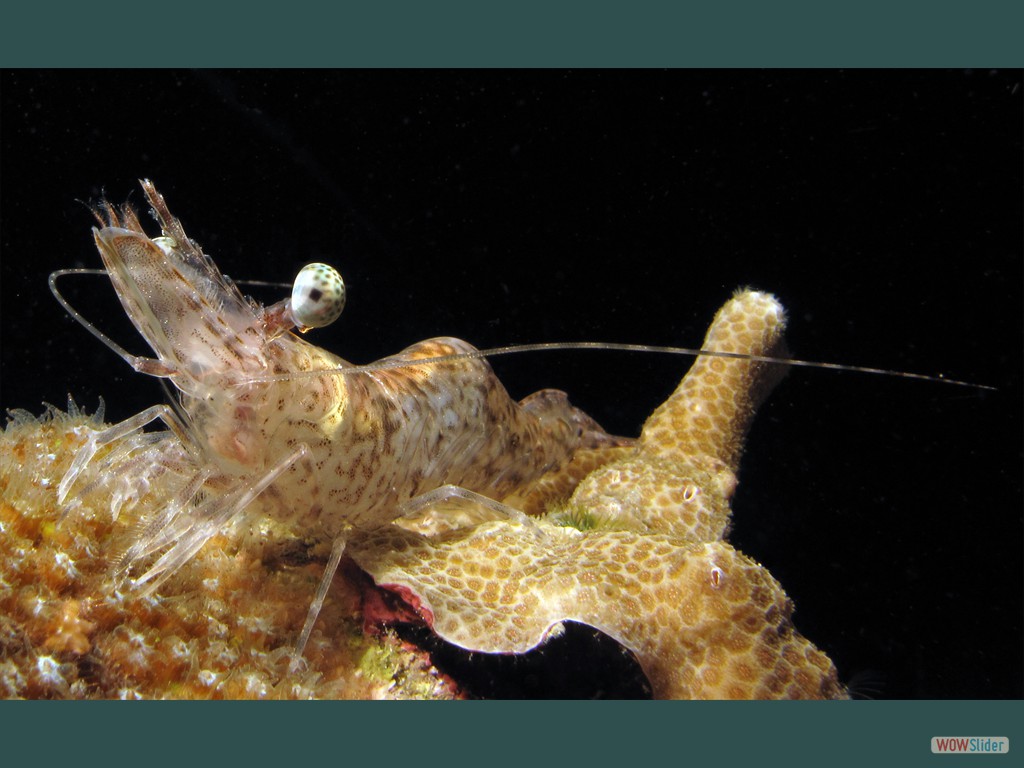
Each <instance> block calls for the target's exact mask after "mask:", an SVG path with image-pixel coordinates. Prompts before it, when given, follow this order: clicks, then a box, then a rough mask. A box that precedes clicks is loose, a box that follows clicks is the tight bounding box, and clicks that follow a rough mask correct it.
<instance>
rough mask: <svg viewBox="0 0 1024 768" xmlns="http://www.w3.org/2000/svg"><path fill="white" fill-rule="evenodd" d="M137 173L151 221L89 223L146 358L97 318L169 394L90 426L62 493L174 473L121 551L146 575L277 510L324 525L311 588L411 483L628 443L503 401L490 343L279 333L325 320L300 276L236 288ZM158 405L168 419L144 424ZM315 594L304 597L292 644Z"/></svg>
mask: <svg viewBox="0 0 1024 768" xmlns="http://www.w3.org/2000/svg"><path fill="white" fill-rule="evenodd" d="M142 187H143V190H144V192H145V195H146V198H147V199H148V201H149V203H150V205H151V207H152V211H153V214H154V216H155V217H156V219H157V221H158V222H159V225H160V228H161V230H162V234H161V236H159V237H152V238H151V237H150V236H149V235H147V234H146V233H145V231H144V230H143V228H142V226H141V224H140V222H139V219H138V217H137V215H136V213H135V212H134V211H133V210H132V209H131V208H130V207H128V206H125V207H124V208H121V209H117V208H115V207H114V206H112V205H110V204H105V205H104V206H103V207H102V209H101V210H100V211H99V212H98V213H97V218H98V219H99V220H100V223H101V225H102V226H101V227H100V228H96V229H94V230H93V233H94V237H95V241H96V245H97V248H98V249H99V252H100V256H101V257H102V259H103V263H104V266H105V269H106V272H107V274H108V275H109V277H110V280H111V282H112V283H113V285H114V288H115V290H116V292H117V295H118V298H119V299H120V301H121V303H122V305H123V307H124V309H125V311H126V312H127V314H128V315H129V317H130V318H131V320H132V322H133V323H134V325H135V326H136V328H137V329H138V330H139V332H140V333H141V334H142V335H143V337H144V338H145V339H146V341H147V342H148V343H149V346H150V347H151V348H152V349H153V351H154V353H155V357H154V358H140V357H135V356H132V355H130V354H128V353H127V352H125V351H124V350H123V349H121V348H120V347H118V346H117V345H116V344H114V343H113V342H111V341H110V340H109V339H106V338H105V337H103V336H102V334H101V333H99V332H98V331H96V330H95V329H91V328H90V330H91V331H92V332H93V333H94V334H96V335H97V336H99V337H100V338H101V339H103V340H104V341H105V342H106V343H108V345H109V346H111V347H112V348H113V349H114V350H115V351H117V352H118V353H119V354H120V355H121V356H122V357H123V358H124V359H125V360H126V361H127V362H128V363H129V364H130V365H131V366H132V367H133V368H134V369H135V370H136V371H139V372H142V373H147V374H150V375H154V376H159V377H163V378H166V379H169V380H170V382H171V383H172V384H173V385H174V386H175V387H176V388H177V390H178V400H179V402H177V403H175V404H173V406H168V405H157V406H153V407H152V408H148V409H146V410H145V411H143V412H142V413H140V414H138V415H137V416H135V417H132V418H130V419H128V420H126V421H124V422H122V423H120V424H117V425H114V426H112V427H109V428H107V429H104V430H96V431H94V432H93V433H92V434H91V435H90V436H89V438H88V440H87V442H86V444H85V446H84V447H83V448H82V449H81V450H80V452H79V453H78V455H77V456H76V459H75V461H74V463H73V465H72V467H71V469H70V470H69V471H68V473H67V474H66V475H65V477H64V478H63V481H62V482H61V485H60V488H59V499H60V501H61V503H64V504H65V505H66V506H68V507H69V508H70V507H73V506H74V504H75V501H76V500H78V499H81V498H83V497H84V496H85V495H87V494H89V493H93V492H96V491H98V490H102V491H103V492H104V493H107V494H109V495H110V499H111V511H112V513H113V514H115V515H117V514H118V513H119V512H121V511H122V510H124V509H128V508H131V507H133V506H134V505H135V504H136V503H137V502H138V501H139V500H140V499H141V498H142V497H143V496H144V495H145V493H146V492H147V489H148V488H149V486H150V484H151V483H152V482H153V481H154V479H155V478H157V477H160V478H161V479H162V482H164V483H167V484H168V487H171V488H172V489H174V490H173V494H172V501H171V502H170V503H169V504H168V505H167V506H166V507H165V508H164V509H163V510H162V511H161V512H160V513H159V514H158V515H157V516H156V517H155V518H154V519H152V520H150V521H148V523H147V524H146V525H145V526H144V527H143V529H142V530H141V532H140V534H139V536H138V538H137V539H136V541H135V542H134V544H133V545H132V546H131V547H130V548H129V549H128V551H127V552H126V553H125V554H124V556H123V557H122V558H121V561H120V564H119V567H120V568H121V569H122V571H123V572H125V573H126V574H128V573H137V574H138V575H137V577H136V584H138V585H140V586H141V585H143V584H145V587H144V590H145V591H146V592H152V591H154V590H156V589H157V588H158V587H159V586H160V585H161V584H162V583H163V582H164V581H165V580H166V579H167V578H168V577H169V576H170V575H171V574H173V573H174V571H175V570H176V569H177V568H178V567H180V566H181V565H182V564H184V563H185V562H186V561H187V560H188V559H189V558H190V557H192V556H193V555H194V554H195V553H196V552H197V551H198V550H199V548H200V547H202V546H203V545H204V544H205V543H206V542H207V541H208V540H209V539H210V538H211V537H212V536H213V535H215V534H216V533H218V532H220V531H222V530H224V529H225V528H226V527H229V526H231V525H236V524H245V525H248V526H250V527H252V526H257V527H260V526H262V527H263V528H264V529H266V528H267V526H270V525H272V526H273V527H275V529H277V530H278V531H286V532H288V533H289V534H290V535H293V536H297V537H299V538H301V539H304V540H306V541H309V542H314V543H315V542H328V541H330V542H333V550H332V558H331V561H330V563H329V565H328V570H327V573H326V574H325V576H324V580H323V582H322V583H321V589H320V592H319V593H318V599H320V600H322V595H323V593H324V592H326V588H327V585H328V584H329V582H330V579H331V577H332V575H333V569H334V567H336V565H337V562H338V560H339V558H340V556H341V552H342V550H343V548H344V545H345V542H346V541H347V540H348V539H349V538H350V537H351V536H354V535H358V534H359V533H360V532H365V531H370V530H373V529H375V528H379V527H380V526H382V525H385V524H387V523H389V522H391V521H392V520H394V519H395V518H396V517H397V516H399V515H400V514H402V509H403V504H404V503H406V502H408V501H409V500H411V499H414V498H416V497H418V496H421V495H422V494H426V493H428V492H433V493H435V494H437V493H441V494H444V493H451V494H455V495H458V494H459V493H474V494H481V495H482V496H485V497H488V498H490V499H494V500H501V499H503V498H506V497H508V496H510V495H512V494H516V493H522V492H523V489H524V488H525V487H526V486H528V485H529V484H530V483H532V482H533V481H535V480H538V479H539V478H541V477H542V476H544V475H545V474H548V473H550V472H552V471H553V470H557V469H558V468H559V467H561V466H563V465H565V464H567V463H568V462H569V461H570V460H571V458H572V457H573V455H574V453H575V452H576V451H577V449H580V448H586V449H594V448H597V447H600V446H615V445H624V444H626V443H628V442H630V441H627V440H624V439H620V438H613V437H611V436H609V435H607V434H606V433H605V432H604V430H602V429H601V428H600V427H599V426H598V425H597V424H596V423H595V422H594V421H593V420H592V419H590V418H589V417H587V416H586V415H585V414H583V413H582V412H580V411H579V410H577V409H576V408H574V407H573V406H571V405H570V404H569V402H568V399H567V398H566V396H565V394H564V393H562V392H559V391H556V390H543V391H541V392H538V393H535V394H534V395H531V396H530V397H528V398H526V399H525V400H523V401H522V402H520V403H516V402H514V401H513V400H512V399H511V398H510V397H509V395H508V393H507V392H506V391H505V389H504V387H503V386H502V385H501V383H500V382H499V381H498V379H497V378H496V376H495V375H494V373H493V372H492V370H491V368H490V365H489V364H488V363H487V362H486V360H483V359H479V358H475V357H473V356H472V355H473V353H474V352H475V350H474V348H473V347H472V346H470V345H469V344H467V343H466V342H463V341H460V340H458V339H452V338H439V339H432V340H429V341H424V342H421V343H419V344H415V345H413V346H411V347H409V348H407V349H406V350H404V351H403V352H401V353H399V354H398V355H396V356H394V357H391V358H386V359H385V360H383V361H381V362H380V364H378V365H376V366H373V367H372V369H371V370H362V369H359V370H356V369H355V368H354V367H353V366H351V365H350V364H349V363H347V362H345V361H344V360H342V359H341V358H339V357H336V356H335V355H333V354H331V353H329V352H327V351H325V350H323V349H320V348H318V347H316V346H314V345H312V344H310V343H307V342H306V341H304V340H303V339H301V338H300V337H298V336H297V335H295V334H294V333H291V332H290V329H291V328H294V327H298V328H300V329H301V330H306V329H308V327H310V326H312V325H317V324H322V323H319V322H316V321H314V320H311V319H309V318H310V317H313V316H315V315H316V313H317V312H318V311H320V310H321V309H322V308H320V307H313V309H312V310H311V311H308V312H307V311H305V310H301V309H300V308H299V306H298V304H299V303H300V301H302V300H304V299H303V297H302V296H300V295H298V293H299V292H298V289H297V291H296V294H293V297H292V299H291V300H286V301H283V302H281V303H280V304H277V305H273V306H272V307H262V306H260V305H259V304H257V303H256V302H254V301H252V300H250V299H246V298H245V297H243V296H242V294H241V292H240V291H239V289H238V288H237V286H236V285H235V284H233V283H232V282H231V281H230V280H229V279H227V278H225V277H224V276H223V275H221V273H220V271H219V270H218V269H217V267H216V265H215V264H214V263H213V261H212V260H211V259H210V258H209V257H207V256H206V255H205V254H204V253H203V252H202V250H201V249H200V248H199V246H198V245H197V244H196V243H195V242H193V241H192V240H191V239H190V238H189V237H188V236H187V235H186V234H185V231H184V229H183V228H182V225H181V223H180V222H179V221H178V220H177V219H176V218H175V217H173V216H172V215H171V214H170V212H169V210H168V208H167V205H166V203H165V201H164V199H163V197H162V196H161V195H160V194H159V193H158V192H157V190H156V188H155V187H154V186H153V184H152V183H151V182H149V181H143V182H142ZM315 267H316V269H315V270H314V273H315V274H313V276H312V277H311V279H312V280H314V281H315V282H316V283H317V286H318V288H317V290H316V291H315V292H314V294H315V295H314V296H313V299H314V303H315V299H316V298H318V296H319V294H320V293H322V292H323V291H327V292H328V293H330V291H331V290H336V289H337V286H336V285H334V286H333V288H332V284H333V281H334V277H333V275H331V274H329V273H326V272H325V271H324V269H321V268H322V267H323V265H315ZM339 281H340V279H339ZM300 282H301V280H300ZM51 286H52V280H51ZM55 292H56V291H55ZM307 298H308V297H307ZM337 303H338V302H336V301H335V302H334V304H335V305H336V304H337ZM293 304H295V305H296V306H294V307H293ZM335 310H337V311H335ZM338 312H340V306H333V305H332V306H331V307H328V309H327V311H326V312H321V315H326V316H327V317H328V321H329V320H330V319H333V317H336V316H337V313H338ZM317 319H322V317H320V316H317ZM453 355H461V357H452V356H453ZM435 358H444V359H442V360H435ZM424 361H431V362H424ZM346 373H349V374H350V375H345V374H346ZM157 419H159V420H162V421H163V422H164V423H165V424H166V425H167V427H168V430H166V431H162V432H146V431H143V427H145V426H146V425H147V424H149V423H150V422H152V421H154V420H157ZM87 469H88V472H87ZM438 489H441V490H440V491H438ZM154 556H156V559H155V562H152V559H153V558H154ZM140 572H141V573H140ZM317 610H318V607H317V604H316V603H314V608H312V609H311V611H310V616H309V618H308V620H307V626H306V627H305V628H304V630H303V635H302V638H300V642H299V649H300V650H301V645H302V644H303V643H304V642H305V638H306V637H308V634H309V630H310V629H311V626H312V622H313V621H314V620H315V617H316V612H317Z"/></svg>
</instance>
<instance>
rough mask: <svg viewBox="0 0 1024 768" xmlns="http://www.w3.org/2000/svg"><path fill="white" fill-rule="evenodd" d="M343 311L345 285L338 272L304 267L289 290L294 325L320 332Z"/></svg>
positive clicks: (316, 267) (308, 266) (325, 265)
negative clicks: (317, 329) (320, 329)
mask: <svg viewBox="0 0 1024 768" xmlns="http://www.w3.org/2000/svg"><path fill="white" fill-rule="evenodd" d="M344 307H345V283H344V282H343V281H342V279H341V275H340V274H338V270H336V269H335V268H334V267H331V266H328V265H327V264H307V265H306V266H304V267H303V268H302V269H300V270H299V274H298V275H297V276H296V277H295V284H294V285H293V286H292V316H293V317H294V318H295V323H296V325H299V326H302V327H305V328H323V327H324V326H325V325H330V324H331V323H333V322H334V321H335V320H337V319H338V316H339V315H340V314H341V310H342V309H343V308H344Z"/></svg>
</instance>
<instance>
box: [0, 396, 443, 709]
mask: <svg viewBox="0 0 1024 768" xmlns="http://www.w3.org/2000/svg"><path fill="white" fill-rule="evenodd" d="M70 411H71V412H70V413H69V414H62V413H59V412H58V411H56V410H55V409H53V408H51V409H50V410H49V411H48V413H47V414H46V415H45V416H44V418H42V419H39V420H36V419H33V418H31V417H30V416H28V415H27V414H24V413H17V414H15V415H14V419H13V420H12V421H11V423H10V424H9V425H8V427H7V429H6V431H5V432H4V433H3V435H2V436H0V696H3V697H7V698H13V697H24V698H184V699H191V698H201V699H206V698H230V699H238V698H310V697H318V698H326V697H330V698H385V697H396V698H407V697H413V698H423V697H435V698H451V697H452V696H453V695H455V690H454V688H453V687H452V685H451V684H450V682H449V681H448V680H447V679H446V678H444V677H443V676H442V675H440V674H439V673H438V672H437V671H436V670H435V669H433V668H432V667H431V666H430V664H429V663H428V662H427V661H426V660H425V658H424V656H423V654H422V653H421V652H419V651H417V650H416V649H413V648H410V647H408V646H407V645H405V644H404V643H403V642H402V641H401V640H399V639H398V638H397V637H396V636H394V635H393V634H384V635H382V636H379V637H378V636H373V635H364V634H363V632H362V629H361V627H362V624H361V620H360V617H359V615H358V603H359V595H358V591H357V590H356V588H355V586H354V584H353V582H352V581H351V580H347V579H340V578H339V579H337V580H336V582H335V584H334V585H333V588H332V589H331V592H330V594H329V596H328V600H327V603H326V605H325V608H324V611H323V613H322V615H321V618H320V622H319V623H318V625H317V631H316V632H315V633H314V635H313V638H312V639H311V641H310V643H309V646H308V647H307V650H306V655H305V666H304V669H303V670H301V671H300V672H299V673H298V674H297V675H292V676H289V675H287V670H288V662H289V659H290V651H291V647H292V644H293V643H294V641H295V636H296V634H297V633H298V631H299V628H300V627H301V625H302V620H303V618H304V616H305V613H306V606H307V605H308V603H309V597H310V594H311V593H312V591H313V590H314V589H315V586H316V582H317V580H318V578H319V574H320V571H321V570H322V564H321V563H320V562H318V561H316V560H313V561H309V559H308V558H305V562H300V563H299V564H298V565H289V566H285V565H282V563H281V562H279V561H274V560H273V559H272V558H269V557H263V558H261V553H260V552H259V551H258V549H253V548H245V547H243V548H239V547H238V545H237V542H236V543H232V541H230V540H228V539H227V538H226V537H223V536H222V537H218V538H216V539H214V540H213V541H212V542H211V545H210V546H207V547H205V548H204V549H203V550H202V551H201V552H200V554H199V555H198V556H197V557H195V558H194V559H193V560H191V561H190V562H189V563H187V564H186V565H185V566H184V567H183V568H182V569H181V571H180V572H179V573H178V575H177V577H176V580H175V581H174V582H172V584H169V585H168V586H167V587H165V589H164V590H163V594H162V596H161V597H160V598H141V597H138V596H137V595H133V594H132V593H131V592H130V591H129V590H127V589H125V590H123V591H122V589H121V587H120V585H119V584H118V582H117V580H116V579H115V578H114V576H113V568H112V566H113V563H114V562H115V561H116V555H117V553H118V552H119V551H120V550H122V549H123V548H124V546H126V544H127V543H128V542H129V541H130V540H131V532H132V528H133V522H132V520H131V519H125V515H124V514H122V515H121V519H119V520H118V521H117V523H115V522H114V521H113V520H112V519H111V514H110V510H109V509H108V508H107V506H106V504H105V501H106V500H105V499H102V498H100V499H98V500H97V501H96V502H95V504H90V503H89V502H88V501H86V502H85V503H83V504H82V505H80V506H78V507H77V508H76V509H74V510H73V511H71V512H69V513H67V514H66V515H64V516H63V517H62V513H61V510H60V509H58V507H57V504H56V487H57V484H58V483H59V481H60V478H61V477H62V476H63V474H64V472H65V471H66V470H67V468H68V466H69V465H70V462H71V459H72V458H73V457H74V455H75V452H76V450H77V448H78V447H79V446H80V445H81V444H82V442H83V441H84V439H85V435H86V433H87V431H88V429H94V428H96V427H97V422H96V421H95V420H93V419H90V418H89V417H86V416H84V415H82V414H81V413H79V412H78V410H77V409H76V408H74V407H73V406H72V408H71V409H70ZM153 489H154V493H152V494H150V495H149V496H146V497H144V499H143V501H142V502H140V504H139V512H140V514H142V515H145V514H146V509H147V508H148V507H150V506H159V505H160V504H162V503H164V502H165V501H166V499H165V498H164V497H163V496H162V494H161V493H160V485H159V483H154V485H153ZM264 554H265V553H264ZM369 659H373V663H369V662H368V660H369Z"/></svg>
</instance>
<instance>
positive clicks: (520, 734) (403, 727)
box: [0, 701, 1024, 768]
mask: <svg viewBox="0 0 1024 768" xmlns="http://www.w3.org/2000/svg"><path fill="white" fill-rule="evenodd" d="M933 736H1006V737H1008V738H1009V741H1010V751H1009V754H1008V755H1004V756H998V755H987V756H972V755H933V754H932V753H931V738H932V737H933ZM0 737H2V739H3V743H4V763H5V765H11V766H21V765H32V764H46V765H57V764H60V763H58V760H60V761H62V762H63V761H65V760H66V761H69V762H70V761H79V760H82V761H86V762H88V763H92V762H93V761H102V762H122V761H127V762H131V763H135V762H140V763H144V764H145V765H147V766H154V767H156V766H163V765H167V766H171V765H173V766H177V767H178V768H180V766H181V765H183V764H184V765H192V764H197V765H218V764H219V765H245V766H253V765H259V766H264V765H306V764H320V765H330V764H338V765H352V764H367V763H364V762H363V761H367V762H368V763H369V764H384V765H386V764H391V763H393V762H396V761H402V762H407V763H409V764H418V763H421V762H425V763H426V764H427V765H435V764H441V763H443V764H445V765H446V766H461V765H467V766H468V765H492V764H497V765H507V764H512V763H515V764H517V765H520V766H522V765H593V766H604V765H614V766H631V765H636V764H638V763H641V762H654V763H656V764H658V765H663V766H693V765H713V766H715V767H716V768H721V767H723V766H734V765H735V766H740V765H744V766H746V765H757V764H762V765H764V764H778V765H786V766H802V765H808V766H812V765H813V766H817V765H828V766H831V767H835V768H842V767H843V766H864V765H898V766H901V767H904V766H930V765H947V764H948V765H952V766H973V765H986V766H992V768H998V766H1003V765H1006V766H1008V765H1019V763H1020V755H1021V754H1022V753H1024V702H1019V701H1014V702H995V701H969V702H968V701H955V702H939V701H932V702H919V703H911V702H873V701H852V702H829V703H812V702H743V703H730V702H704V703H698V702H458V703H455V702H453V703H447V704H443V703H439V702H434V703H426V702H309V703H301V702H298V703H275V702H262V703H259V702H234V703H222V702H205V703H196V702H192V703H184V702H150V703H133V704H122V703H118V702H91V703H88V704H82V703H75V704H69V703H58V702H6V703H2V704H0ZM354 761H359V763H354ZM979 761H981V762H979Z"/></svg>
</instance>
